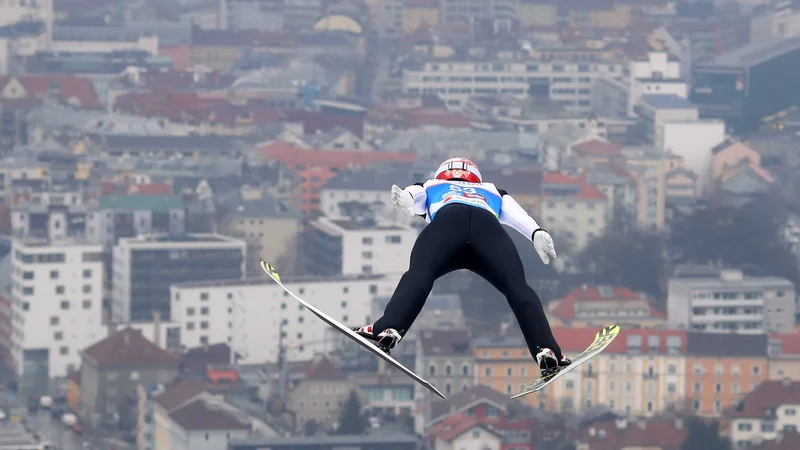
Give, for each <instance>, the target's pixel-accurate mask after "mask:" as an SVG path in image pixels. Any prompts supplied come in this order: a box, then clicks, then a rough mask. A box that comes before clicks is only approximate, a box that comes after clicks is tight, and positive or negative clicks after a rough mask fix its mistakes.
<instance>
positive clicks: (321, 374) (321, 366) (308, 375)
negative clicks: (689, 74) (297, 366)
mask: <svg viewBox="0 0 800 450" xmlns="http://www.w3.org/2000/svg"><path fill="white" fill-rule="evenodd" d="M303 372H304V373H305V379H306V380H316V381H345V380H348V379H349V378H348V377H347V374H345V373H344V372H342V370H341V369H339V368H338V367H336V366H335V365H334V364H333V363H332V362H331V360H329V359H328V358H326V357H324V356H322V355H317V356H315V357H314V358H312V359H311V360H310V361H308V363H306V366H305V367H304V368H303Z"/></svg>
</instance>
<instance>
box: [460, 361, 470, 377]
mask: <svg viewBox="0 0 800 450" xmlns="http://www.w3.org/2000/svg"><path fill="white" fill-rule="evenodd" d="M461 374H462V375H469V366H468V365H466V364H464V366H462V367H461Z"/></svg>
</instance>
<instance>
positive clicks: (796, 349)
mask: <svg viewBox="0 0 800 450" xmlns="http://www.w3.org/2000/svg"><path fill="white" fill-rule="evenodd" d="M769 338H770V339H771V340H772V339H774V340H777V341H779V342H780V343H781V355H796V356H800V333H797V332H795V333H783V334H782V333H773V334H770V335H769Z"/></svg>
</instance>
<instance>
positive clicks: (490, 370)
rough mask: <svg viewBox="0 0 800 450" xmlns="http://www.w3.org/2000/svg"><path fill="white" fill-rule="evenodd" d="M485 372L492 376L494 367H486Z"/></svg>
mask: <svg viewBox="0 0 800 450" xmlns="http://www.w3.org/2000/svg"><path fill="white" fill-rule="evenodd" d="M483 373H484V374H485V375H486V376H487V377H490V376H492V368H491V367H487V368H486V369H484V371H483Z"/></svg>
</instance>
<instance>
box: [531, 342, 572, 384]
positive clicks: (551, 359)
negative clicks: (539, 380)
mask: <svg viewBox="0 0 800 450" xmlns="http://www.w3.org/2000/svg"><path fill="white" fill-rule="evenodd" d="M534 358H535V359H536V364H539V370H540V371H541V373H542V377H546V376H547V375H552V374H554V373H557V372H558V371H559V370H561V369H563V368H564V367H566V366H568V365H570V364H572V361H570V359H569V358H567V357H566V356H565V355H561V359H558V357H556V353H555V352H554V351H553V350H551V349H549V348H547V347H539V351H538V352H537V353H536V355H535V356H534Z"/></svg>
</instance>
